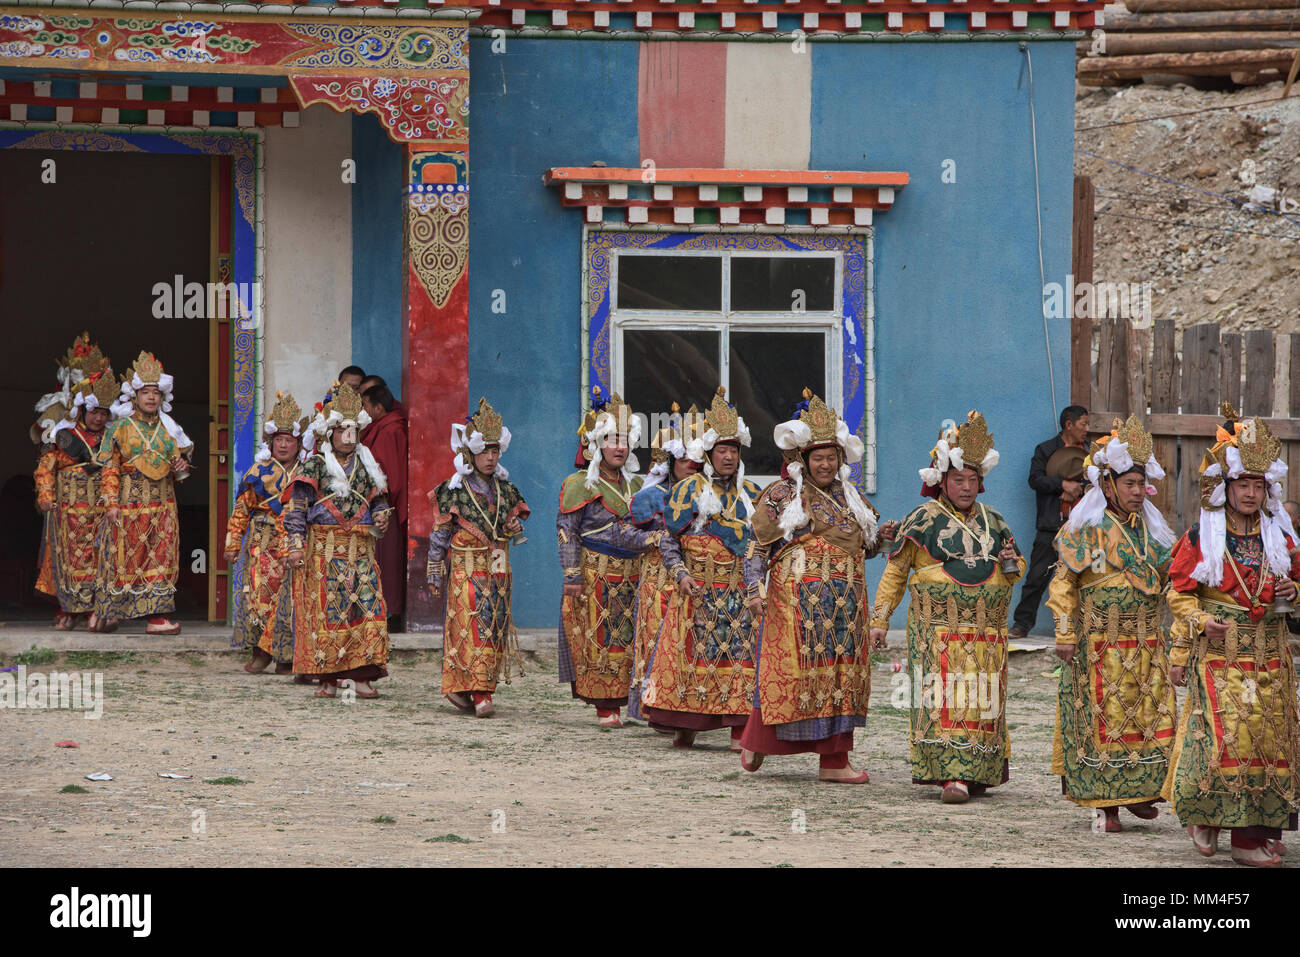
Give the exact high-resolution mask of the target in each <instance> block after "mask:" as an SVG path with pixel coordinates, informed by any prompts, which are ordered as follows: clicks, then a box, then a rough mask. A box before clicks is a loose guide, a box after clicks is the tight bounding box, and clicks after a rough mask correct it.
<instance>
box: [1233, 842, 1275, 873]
mask: <svg viewBox="0 0 1300 957" xmlns="http://www.w3.org/2000/svg"><path fill="white" fill-rule="evenodd" d="M1249 843H1250V844H1253V845H1255V846H1254V847H1246V846H1243V845H1239V844H1237V843H1236V842H1235V841H1234V842H1233V845H1232V859H1233V860H1234V861H1236V862H1237V863H1238V864H1245V865H1246V866H1247V867H1281V866H1282V858H1280V857H1278V856H1277V855H1276V854H1274V853H1273V852H1272V851H1270V850H1269V849H1268V847H1267V844H1268V842H1267V841H1250V842H1249Z"/></svg>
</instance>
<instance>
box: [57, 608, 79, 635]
mask: <svg viewBox="0 0 1300 957" xmlns="http://www.w3.org/2000/svg"><path fill="white" fill-rule="evenodd" d="M76 627H77V616H76V615H74V614H72V613H71V612H68V611H61V612H58V613H57V614H56V615H55V616H54V630H55V631H72V629H74V628H76Z"/></svg>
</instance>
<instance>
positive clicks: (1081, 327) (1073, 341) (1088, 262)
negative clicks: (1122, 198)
mask: <svg viewBox="0 0 1300 957" xmlns="http://www.w3.org/2000/svg"><path fill="white" fill-rule="evenodd" d="M1095 202H1096V199H1095V191H1094V189H1093V186H1092V179H1091V177H1088V176H1075V177H1074V250H1073V254H1072V256H1071V259H1070V263H1071V269H1072V272H1073V275H1074V284H1075V287H1076V288H1077V287H1078V285H1079V283H1081V282H1092V253H1093V218H1094V215H1095V214H1094V204H1095ZM1073 307H1074V304H1073V302H1071V303H1069V304H1068V308H1070V315H1071V316H1072V317H1073V318H1071V320H1070V403H1071V404H1072V405H1081V406H1083V407H1084V408H1085V409H1086V408H1089V407H1091V405H1092V316H1091V315H1088V316H1076V315H1074V309H1073Z"/></svg>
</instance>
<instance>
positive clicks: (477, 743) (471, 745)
mask: <svg viewBox="0 0 1300 957" xmlns="http://www.w3.org/2000/svg"><path fill="white" fill-rule="evenodd" d="M465 747H467V748H486V747H487V744H486V743H484V742H482V741H466V742H465Z"/></svg>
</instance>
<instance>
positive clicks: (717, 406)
mask: <svg viewBox="0 0 1300 957" xmlns="http://www.w3.org/2000/svg"><path fill="white" fill-rule="evenodd" d="M704 424H705V425H706V426H707V427H708V428H710V429H712V430H713V431H714V432H716V433H717V434H718V441H719V442H722V441H727V440H730V439H737V438H739V437H740V413H739V412H737V411H736V407H735V406H734V405H731V404H730V403H728V402H727V387H726V386H723V385H720V386H718V391H717V392H716V393H714V395H713V405H712V406H710V407H709V411H708V412H706V413H704Z"/></svg>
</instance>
